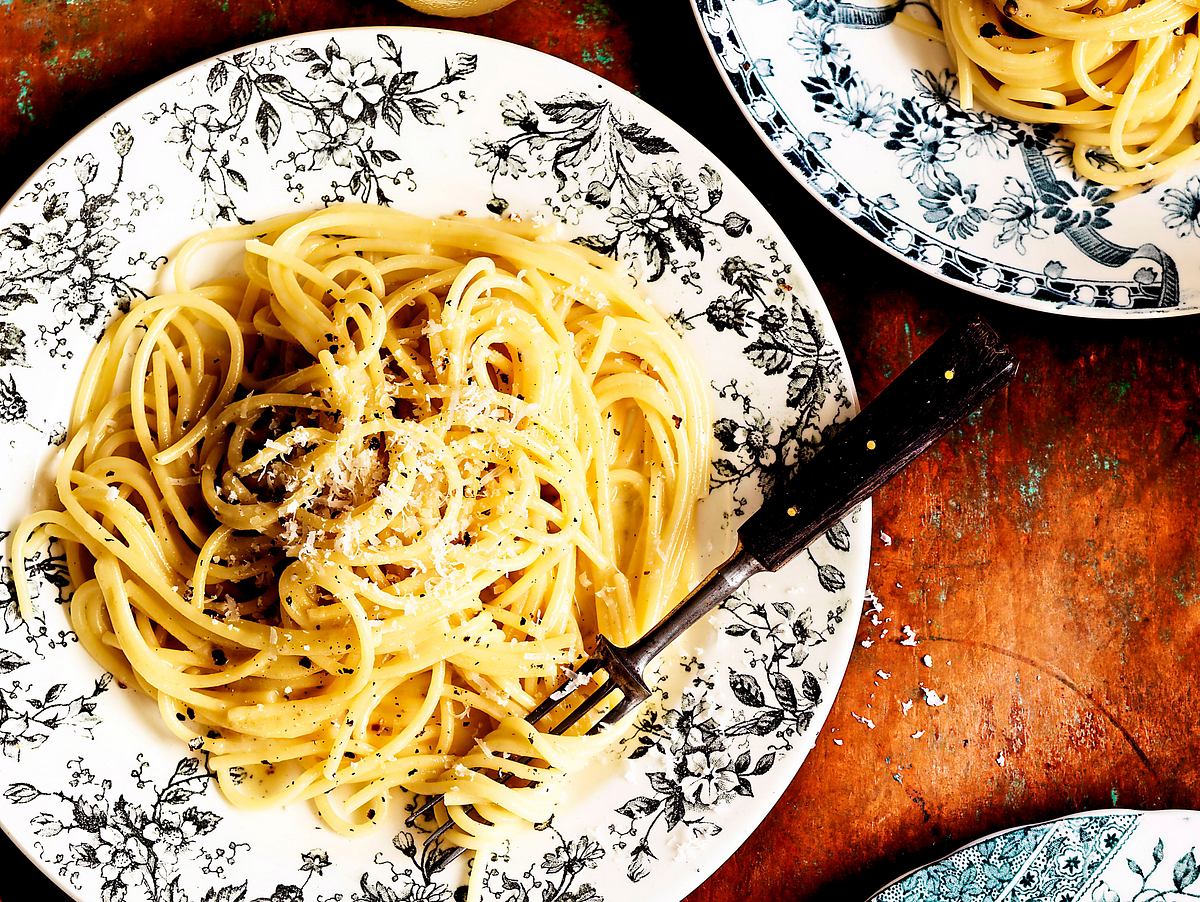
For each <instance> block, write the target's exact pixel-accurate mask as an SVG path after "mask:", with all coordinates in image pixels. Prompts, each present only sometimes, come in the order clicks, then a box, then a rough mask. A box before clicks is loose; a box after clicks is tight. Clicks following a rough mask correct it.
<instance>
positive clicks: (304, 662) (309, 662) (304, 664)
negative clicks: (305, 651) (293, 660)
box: [300, 655, 312, 668]
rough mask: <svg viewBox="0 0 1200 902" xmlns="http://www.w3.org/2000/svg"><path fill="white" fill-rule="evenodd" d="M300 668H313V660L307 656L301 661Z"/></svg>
mask: <svg viewBox="0 0 1200 902" xmlns="http://www.w3.org/2000/svg"><path fill="white" fill-rule="evenodd" d="M300 666H301V667H304V668H309V667H312V659H311V658H309V657H308V656H307V655H305V656H304V657H303V658H301V659H300Z"/></svg>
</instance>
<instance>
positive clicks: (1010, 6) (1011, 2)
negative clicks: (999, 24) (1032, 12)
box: [1004, 0, 1021, 19]
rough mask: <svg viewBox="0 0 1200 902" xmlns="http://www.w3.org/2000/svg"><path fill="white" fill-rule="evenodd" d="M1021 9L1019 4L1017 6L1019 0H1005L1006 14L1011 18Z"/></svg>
mask: <svg viewBox="0 0 1200 902" xmlns="http://www.w3.org/2000/svg"><path fill="white" fill-rule="evenodd" d="M1020 11H1021V8H1020V7H1019V6H1017V0H1005V3H1004V15H1006V16H1008V17H1009V18H1010V19H1011V18H1013V17H1014V16H1016V14H1017V13H1019V12H1020Z"/></svg>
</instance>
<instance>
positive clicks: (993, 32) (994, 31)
mask: <svg viewBox="0 0 1200 902" xmlns="http://www.w3.org/2000/svg"><path fill="white" fill-rule="evenodd" d="M979 36H980V37H981V38H998V37H1000V29H999V28H997V27H996V23H995V22H984V23H983V26H982V27H981V28H980V29H979Z"/></svg>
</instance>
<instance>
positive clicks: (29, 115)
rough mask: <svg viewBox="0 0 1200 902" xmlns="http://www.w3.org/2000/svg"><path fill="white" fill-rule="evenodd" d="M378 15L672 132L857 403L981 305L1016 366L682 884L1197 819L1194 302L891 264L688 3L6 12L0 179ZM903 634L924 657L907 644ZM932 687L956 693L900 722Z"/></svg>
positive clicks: (890, 504)
mask: <svg viewBox="0 0 1200 902" xmlns="http://www.w3.org/2000/svg"><path fill="white" fill-rule="evenodd" d="M385 23H386V24H426V25H432V24H436V25H439V26H442V27H455V28H463V29H464V30H469V31H477V32H481V33H484V34H489V35H493V36H496V37H500V38H504V39H507V40H510V41H515V42H517V43H521V44H526V45H529V46H532V47H536V48H537V49H539V50H544V51H546V52H548V53H552V54H555V55H557V56H561V57H564V58H565V59H568V60H570V61H572V62H575V63H579V64H581V65H583V66H585V67H587V68H589V69H592V70H593V71H595V72H598V73H600V74H601V75H604V76H605V77H607V78H609V79H611V80H613V81H615V82H617V83H618V84H620V85H623V86H624V87H627V88H632V89H634V90H636V91H637V92H638V93H639V94H640V95H641V96H642V97H644V98H645V99H646V100H648V101H649V102H650V103H652V104H654V105H655V106H657V107H658V108H659V109H661V110H663V111H664V112H665V113H666V114H667V115H669V116H671V117H673V118H674V119H675V120H676V121H678V122H679V123H680V124H682V125H683V126H684V127H685V128H687V129H689V130H690V131H691V132H692V133H693V134H695V135H696V136H697V137H698V138H699V139H700V140H701V141H703V142H704V143H705V144H707V145H708V146H709V147H710V148H711V149H712V150H714V151H715V152H716V153H717V154H718V155H719V156H720V157H721V158H722V159H724V160H725V161H726V162H727V163H728V164H729V165H730V166H731V167H732V168H733V169H734V170H735V171H737V172H738V173H739V174H741V176H742V178H743V179H745V180H746V181H747V183H748V184H749V185H750V187H751V189H753V190H754V191H755V192H756V193H757V194H758V195H759V197H761V198H762V199H763V200H764V202H765V203H766V205H767V206H768V207H769V208H770V209H771V211H772V212H773V213H774V215H775V216H776V217H777V218H778V220H779V221H780V223H781V224H782V226H783V227H784V229H785V231H787V232H788V234H789V235H790V236H791V238H792V240H793V241H794V243H795V244H796V245H797V247H798V248H799V249H800V251H801V254H802V255H803V256H804V257H805V259H806V260H807V262H808V265H809V267H810V269H811V270H812V272H813V275H814V276H815V277H816V280H817V283H818V285H820V287H821V290H822V292H823V293H824V295H825V297H826V299H827V301H828V302H829V305H830V307H831V308H832V311H833V316H834V319H835V320H836V322H837V325H838V329H839V331H840V333H841V336H842V339H843V341H844V342H845V344H846V348H847V352H848V354H849V357H850V362H851V365H852V367H853V370H854V374H855V377H856V378H857V380H858V385H859V389H860V392H861V394H862V396H863V398H864V399H870V398H871V397H873V396H874V395H875V394H876V393H877V392H878V391H879V390H880V388H881V387H882V386H883V385H884V384H886V382H887V381H888V379H889V378H890V377H891V376H892V375H893V374H894V373H896V372H898V371H899V370H900V369H901V368H902V367H904V366H905V365H906V364H907V363H908V362H909V361H910V360H912V359H913V357H914V356H915V355H916V354H917V353H919V352H920V351H921V350H922V349H923V348H924V347H925V346H926V345H927V344H929V343H930V341H932V339H933V337H934V336H936V335H938V334H940V333H941V332H942V331H943V330H944V329H946V328H947V327H948V326H949V325H950V324H952V323H953V322H955V321H957V320H959V319H960V318H962V317H965V316H967V315H968V314H971V313H974V312H977V311H978V312H982V313H983V314H984V315H986V316H987V317H988V318H989V319H990V320H991V321H992V322H994V323H995V324H996V325H997V326H998V327H1000V328H1001V330H1002V331H1004V332H1005V333H1006V335H1007V336H1008V337H1009V338H1010V340H1011V342H1012V344H1013V347H1014V349H1015V350H1016V352H1017V354H1018V356H1019V357H1020V359H1021V361H1022V373H1021V375H1020V377H1019V378H1018V380H1017V382H1016V383H1015V385H1014V386H1013V387H1012V388H1011V389H1010V390H1009V391H1008V393H1007V395H1006V396H1001V397H999V398H997V399H995V400H993V401H992V402H991V403H990V404H988V405H987V407H986V408H985V409H984V410H983V411H982V412H981V413H979V414H977V415H976V416H974V417H972V418H971V420H970V421H969V422H968V424H966V425H964V426H963V427H962V428H961V429H960V430H959V431H958V432H957V433H956V434H955V435H954V436H953V437H952V438H951V439H950V440H949V441H947V442H946V443H944V444H942V445H941V446H940V447H939V448H938V449H937V450H935V451H934V452H933V453H931V454H929V455H927V456H926V457H925V458H924V459H923V460H921V461H920V462H919V463H918V464H916V465H915V466H914V467H913V468H911V469H910V470H909V471H908V472H907V473H906V474H905V475H903V476H902V477H901V478H900V479H899V480H897V481H896V482H894V483H893V484H891V485H889V486H888V487H887V488H886V489H885V490H884V491H883V492H881V493H880V494H879V496H878V497H877V498H876V500H875V533H876V539H875V543H874V545H875V547H874V550H873V559H872V564H871V577H870V585H871V588H872V589H873V590H874V591H875V593H876V594H877V595H878V596H879V599H880V601H881V603H882V604H883V605H884V611H883V612H882V613H880V614H879V617H880V619H881V621H882V620H883V618H891V620H890V623H889V622H886V621H884V623H883V626H875V625H873V624H871V623H870V622H869V621H867V620H864V621H863V622H862V623H861V624H860V636H859V638H860V639H877V638H878V636H879V633H880V632H881V630H882V629H883V628H885V627H886V626H890V627H892V630H891V633H890V634H889V636H888V637H886V638H885V639H884V640H882V641H875V642H874V644H873V645H871V646H870V647H869V648H863V647H859V648H857V649H856V652H855V655H854V658H853V660H852V661H851V663H850V669H849V671H848V672H847V674H846V679H845V682H844V684H843V686H842V690H841V693H840V695H839V696H838V699H837V703H836V705H835V707H834V710H833V714H832V716H831V717H830V719H829V722H828V724H827V725H826V727H825V730H824V732H823V733H822V736H821V738H820V740H819V741H818V743H817V747H816V749H815V750H814V751H813V753H812V754H811V755H810V756H809V759H808V761H807V763H806V764H805V766H804V768H803V769H802V770H801V772H800V774H799V776H797V778H796V780H795V781H794V783H793V784H792V786H791V788H790V790H789V791H788V793H787V795H786V796H785V797H784V799H783V801H782V802H780V804H779V805H778V806H777V807H776V808H775V810H774V811H773V812H772V813H771V815H770V816H769V817H768V818H767V820H766V821H765V822H764V823H763V825H762V826H761V827H760V828H759V830H758V831H757V832H756V833H755V834H754V836H753V837H752V838H751V839H750V840H749V841H748V842H747V843H746V844H745V845H744V846H743V847H742V849H741V850H740V851H739V852H738V853H737V854H736V855H735V856H734V857H733V858H732V859H731V860H730V861H729V863H728V864H726V865H725V866H724V867H723V868H721V870H720V871H718V873H717V874H716V875H714V876H713V877H712V878H710V879H709V880H708V882H707V883H705V884H704V885H703V886H702V887H701V888H700V889H699V890H697V891H696V892H695V893H694V894H693V896H692V897H691V898H692V899H693V900H696V902H726V900H735V899H736V900H742V899H747V898H751V899H817V898H837V899H852V898H855V897H857V898H862V897H863V896H865V895H866V894H867V893H869V891H871V890H872V889H874V888H875V887H877V886H878V885H879V884H881V883H883V882H885V881H887V880H889V879H890V878H892V877H894V876H896V875H898V874H900V873H902V872H903V871H905V870H906V869H908V868H910V867H912V866H915V865H918V864H920V863H922V862H924V861H927V860H929V859H931V858H933V857H935V856H937V855H940V854H942V853H945V852H947V851H949V850H950V849H952V848H953V847H955V846H957V845H959V844H961V843H963V842H965V841H968V840H970V839H973V838H975V837H978V836H980V835H982V834H985V833H988V832H990V831H994V830H997V829H1000V828H1004V827H1008V826H1012V825H1016V824H1020V823H1024V822H1028V821H1035V820H1038V819H1043V818H1048V817H1053V816H1056V815H1059V814H1063V813H1066V812H1070V811H1077V810H1081V809H1088V808H1104V807H1109V806H1114V805H1117V806H1122V807H1131V808H1161V807H1180V808H1200V776H1198V775H1197V767H1198V766H1200V725H1198V724H1197V721H1196V712H1197V710H1198V709H1200V690H1198V689H1197V662H1196V650H1197V648H1198V647H1200V576H1198V574H1197V571H1198V566H1200V539H1198V537H1197V528H1196V519H1197V508H1198V499H1200V492H1198V491H1197V490H1198V488H1200V475H1198V474H1200V318H1196V317H1193V318H1192V319H1184V320H1169V321H1163V322H1158V323H1099V322H1098V323H1089V322H1085V321H1082V320H1075V319H1068V318H1064V317H1056V316H1048V315H1046V314H1037V313H1028V312H1024V311H1020V310H1016V309H1014V308H1009V307H1003V306H999V305H996V304H992V303H989V302H986V301H982V300H980V299H977V298H975V297H973V296H971V295H968V294H965V293H963V292H961V291H957V290H955V289H953V288H950V287H948V286H945V285H942V284H941V283H938V282H936V281H933V280H932V279H929V278H926V277H925V276H922V275H920V274H918V273H917V272H915V271H913V270H911V269H908V268H907V267H905V266H903V265H901V264H900V263H898V262H896V261H894V260H893V259H892V258H890V257H888V256H887V255H886V254H884V253H883V252H882V251H879V250H877V249H876V248H874V247H872V246H871V245H869V244H868V243H867V242H866V241H864V240H863V239H861V238H859V237H858V236H857V235H855V234H853V233H852V232H851V231H850V229H848V228H847V227H845V226H844V225H842V224H840V223H839V222H838V221H836V220H835V219H833V217H831V216H830V215H829V214H828V213H826V212H825V211H824V209H823V208H821V207H820V206H819V205H818V204H817V203H816V202H815V201H814V200H813V199H812V198H811V197H810V196H809V195H808V194H807V193H806V192H805V191H804V190H803V189H802V188H800V187H799V186H798V185H796V184H795V183H794V182H793V181H792V179H791V178H790V176H788V175H787V173H785V172H784V171H783V169H782V168H781V167H780V166H779V164H778V163H776V162H775V160H774V159H773V158H772V157H771V156H770V155H769V154H768V153H767V151H766V150H765V149H764V148H763V147H762V145H761V144H760V143H759V140H758V138H757V137H756V136H755V134H754V133H753V132H752V131H751V129H750V127H749V126H748V125H747V124H746V123H745V121H744V120H743V118H742V116H741V114H740V113H739V112H738V110H737V107H736V106H735V105H734V103H733V101H732V100H731V99H730V97H729V95H728V94H727V93H726V91H725V88H724V86H723V85H722V84H721V82H720V79H719V77H718V76H717V73H716V71H715V69H714V68H713V66H712V65H711V63H710V61H709V57H708V54H707V52H706V50H705V48H704V46H703V44H702V42H701V39H700V36H699V32H698V29H697V28H696V25H695V23H694V21H693V19H692V15H691V12H690V9H689V8H688V5H687V3H686V2H682V0H659V2H650V0H608V2H605V0H519V2H518V3H516V4H515V5H514V6H512V7H510V8H509V9H507V10H505V11H502V12H499V13H496V14H493V15H491V16H487V17H484V18H481V19H475V20H465V21H461V22H453V21H446V20H432V19H428V18H425V17H423V16H419V15H416V14H413V13H409V12H406V11H404V10H403V9H402V8H401V7H399V6H397V5H396V3H395V2H394V0H354V2H350V0H239V2H234V3H228V2H224V3H222V2H221V0H173V2H170V3H168V2H165V0H160V2H147V0H65V2H63V0H0V98H2V100H0V195H3V196H7V195H8V194H9V193H11V192H12V191H13V190H14V189H15V188H16V187H17V185H18V184H19V183H20V182H21V181H22V180H24V179H25V178H26V177H27V176H28V175H29V173H30V172H31V171H32V170H33V169H34V168H35V167H36V166H37V165H38V164H40V163H41V162H42V160H43V159H45V158H46V157H47V156H48V155H49V154H50V153H52V152H53V151H54V149H55V148H56V147H57V146H58V145H59V144H61V143H62V142H63V141H64V140H66V139H67V138H69V137H70V136H71V135H73V134H74V133H75V132H76V131H77V130H78V129H79V128H80V127H82V126H83V125H85V124H86V123H87V122H89V121H90V120H91V119H92V118H93V117H94V116H95V115H97V114H98V113H100V112H102V111H103V110H104V109H106V108H107V107H109V106H111V105H112V104H114V103H116V102H117V101H119V100H121V99H122V98H124V97H125V96H127V95H129V94H131V93H133V92H134V91H136V90H137V89H139V88H141V87H143V86H144V85H147V84H149V83H150V82H152V81H154V80H156V79H158V78H160V77H162V76H165V75H167V74H169V73H171V72H173V71H174V70H176V69H178V68H181V67H182V66H185V65H187V64H190V63H193V62H195V61H197V60H200V59H202V58H204V57H207V56H209V55H211V54H214V53H219V52H223V51H226V50H229V49H230V48H233V47H236V46H238V45H240V44H244V43H247V42H250V41H255V40H260V39H263V38H267V37H270V36H273V35H279V34H286V33H289V32H299V31H306V30H310V29H316V28H328V27H336V26H346V25H367V24H385ZM680 85H684V86H686V87H685V89H684V91H683V92H680V90H679V86H680ZM885 534H886V536H887V537H888V538H884V535H885ZM904 623H909V624H912V625H914V626H915V627H916V628H917V631H918V636H919V637H920V639H921V642H920V644H919V645H918V646H917V647H915V648H911V647H905V646H901V645H899V644H898V643H897V642H896V641H895V637H896V628H895V627H896V625H898V624H904ZM925 655H929V656H930V659H931V661H932V667H926V666H925V665H924V664H923V663H922V661H921V659H922V657H923V656H925ZM877 670H883V671H885V672H888V673H890V674H891V678H890V679H888V680H882V679H880V678H879V677H877V676H875V673H876V671H877ZM922 681H923V682H925V683H926V685H930V686H933V687H935V688H937V689H938V691H940V692H942V693H943V694H945V695H946V696H948V699H949V703H948V704H947V705H945V706H944V707H940V708H936V709H933V708H929V707H926V706H924V705H916V706H914V707H913V709H912V710H911V711H910V712H909V713H908V714H907V715H904V714H902V709H901V702H902V701H904V700H905V699H908V698H913V697H915V696H917V693H918V689H917V684H918V682H922ZM854 713H858V714H862V715H864V716H868V717H869V718H870V719H871V720H872V721H873V722H874V724H875V728H874V729H868V728H867V726H865V725H863V724H862V723H860V722H858V721H857V720H855V719H854V718H853V716H852V714H854ZM921 730H924V731H925V732H924V735H923V736H921V737H920V738H918V739H913V738H912V734H913V733H916V732H918V731H921ZM834 738H838V739H841V740H842V741H843V742H842V744H841V745H837V744H835V743H834V742H833V739H834ZM0 861H2V863H3V872H4V873H5V875H6V879H5V885H6V886H13V885H17V886H19V885H20V884H21V879H19V878H27V879H28V880H29V881H30V882H29V887H30V888H29V889H28V890H25V891H24V892H22V893H19V894H18V895H17V896H16V898H17V899H20V898H26V897H27V896H26V893H29V894H30V896H28V897H32V893H33V892H34V891H35V889H36V891H37V892H38V893H39V895H38V898H42V899H47V900H55V899H61V898H62V896H61V895H60V894H59V893H58V892H57V891H55V890H54V889H52V888H51V887H50V885H49V883H48V882H47V881H45V880H44V879H43V878H41V877H40V876H38V875H37V874H36V872H35V870H34V868H33V867H32V865H30V864H28V863H27V862H25V861H24V860H23V859H22V858H21V857H20V856H19V854H18V853H16V852H15V851H14V850H13V849H12V847H11V846H8V845H7V843H5V846H4V848H3V849H0ZM5 895H6V897H7V896H8V895H9V891H8V890H5ZM9 902H15V900H14V899H13V898H12V897H9Z"/></svg>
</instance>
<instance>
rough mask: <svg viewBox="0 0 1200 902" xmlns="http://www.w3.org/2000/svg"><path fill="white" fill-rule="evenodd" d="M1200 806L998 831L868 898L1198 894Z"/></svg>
mask: <svg viewBox="0 0 1200 902" xmlns="http://www.w3.org/2000/svg"><path fill="white" fill-rule="evenodd" d="M1197 844H1200V812H1196V811H1128V810H1120V809H1112V810H1109V811H1088V812H1084V813H1082V814H1072V815H1068V816H1067V817H1063V818H1059V819H1058V820H1054V821H1046V822H1045V823H1041V824H1031V825H1029V826H1025V827H1017V828H1016V829H1013V830H1005V831H1004V832H1002V833H994V834H992V835H991V836H987V837H984V838H983V839H981V840H978V841H977V842H974V843H971V844H970V845H968V846H964V847H963V848H961V849H959V850H958V851H956V852H954V853H952V854H951V855H947V856H946V857H945V858H942V859H940V860H938V861H935V862H933V863H932V864H929V865H926V866H925V867H923V868H918V869H916V870H915V871H912V872H911V873H909V874H905V875H904V876H903V877H901V878H900V879H899V880H897V881H895V882H894V883H891V884H889V885H888V886H887V887H886V888H884V889H882V890H880V891H879V892H878V893H876V894H875V895H874V896H872V897H871V898H870V900H868V902H959V900H962V899H967V898H969V899H971V900H972V902H1084V900H1089V902H1183V900H1186V899H1200V866H1198V865H1197V862H1196V846H1197Z"/></svg>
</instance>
